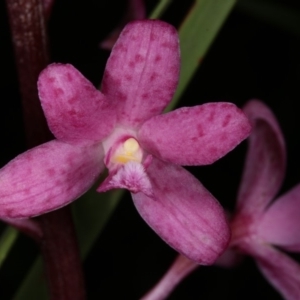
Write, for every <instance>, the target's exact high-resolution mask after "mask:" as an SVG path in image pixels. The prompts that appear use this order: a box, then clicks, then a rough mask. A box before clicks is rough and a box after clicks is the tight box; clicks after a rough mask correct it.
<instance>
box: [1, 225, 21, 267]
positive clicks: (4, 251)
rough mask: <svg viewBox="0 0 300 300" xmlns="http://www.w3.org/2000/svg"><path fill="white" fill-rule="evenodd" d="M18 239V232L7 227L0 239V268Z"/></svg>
mask: <svg viewBox="0 0 300 300" xmlns="http://www.w3.org/2000/svg"><path fill="white" fill-rule="evenodd" d="M17 237H18V231H17V230H16V229H14V228H12V227H10V226H7V227H6V228H5V230H4V232H3V233H2V235H1V237H0V268H1V266H2V264H3V262H4V261H5V259H6V257H7V255H8V253H9V251H10V249H11V248H12V246H13V244H14V243H15V241H16V239H17Z"/></svg>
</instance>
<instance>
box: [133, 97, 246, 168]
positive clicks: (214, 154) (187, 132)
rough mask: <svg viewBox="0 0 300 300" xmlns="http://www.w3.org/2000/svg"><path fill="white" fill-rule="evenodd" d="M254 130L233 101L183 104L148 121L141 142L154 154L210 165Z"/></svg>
mask: <svg viewBox="0 0 300 300" xmlns="http://www.w3.org/2000/svg"><path fill="white" fill-rule="evenodd" d="M249 133H250V124H249V121H248V120H247V118H246V117H245V115H244V113H243V112H242V111H241V110H240V109H238V108H237V107H236V106H235V105H233V104H231V103H207V104H204V105H200V106H196V107H183V108H180V109H177V110H175V111H172V112H170V113H167V114H163V115H159V116H155V117H153V118H151V119H150V120H148V121H146V122H145V123H144V124H143V125H142V127H141V129H140V131H139V133H138V134H139V136H138V138H139V142H140V143H141V145H142V147H143V148H144V149H146V150H147V151H149V152H150V153H151V154H153V155H155V156H156V157H159V158H161V159H163V160H165V161H169V162H173V163H176V164H179V165H207V164H211V163H213V162H214V161H216V160H217V159H219V158H221V157H222V156H224V155H225V154H227V153H228V152H229V151H230V150H232V149H233V148H234V147H236V146H237V145H238V144H239V143H240V142H241V141H242V140H243V139H245V138H246V137H247V136H248V135H249Z"/></svg>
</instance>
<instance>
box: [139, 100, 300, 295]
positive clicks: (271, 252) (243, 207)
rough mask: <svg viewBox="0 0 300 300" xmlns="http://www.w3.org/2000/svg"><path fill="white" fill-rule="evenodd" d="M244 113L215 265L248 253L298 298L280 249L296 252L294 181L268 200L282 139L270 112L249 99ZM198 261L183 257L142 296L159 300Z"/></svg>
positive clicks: (293, 265) (298, 195)
mask: <svg viewBox="0 0 300 300" xmlns="http://www.w3.org/2000/svg"><path fill="white" fill-rule="evenodd" d="M244 112H245V113H246V115H247V116H248V117H249V119H250V120H251V122H252V126H253V131H252V133H251V135H250V138H249V149H248V154H247V158H246V163H245V168H244V174H243V177H242V182H241V186H240V190H239V193H238V201H237V208H236V211H235V213H234V215H233V218H232V220H231V230H232V238H231V242H230V244H229V248H228V249H227V251H226V252H225V253H224V254H223V255H222V256H221V257H220V258H219V259H218V260H217V262H216V264H217V265H220V266H224V267H230V266H233V265H235V264H236V263H237V262H238V261H239V260H240V258H241V256H240V255H241V254H246V255H250V256H252V257H253V258H254V259H255V261H256V262H257V265H258V267H259V269H260V270H261V272H262V273H263V274H264V275H265V277H266V278H267V279H268V280H269V282H270V283H271V284H272V285H273V286H274V287H275V288H276V289H277V290H278V292H279V293H281V294H282V296H283V297H284V298H285V299H287V300H299V299H300V265H299V264H298V263H297V262H296V261H294V260H293V259H291V258H290V257H289V256H288V255H287V254H285V253H284V252H282V251H281V250H284V251H292V252H300V218H299V216H300V184H299V185H297V186H296V187H294V188H293V189H291V190H290V191H289V192H287V193H286V194H284V195H283V196H281V197H279V198H278V199H276V200H274V201H273V199H274V197H275V196H276V194H277V193H278V191H279V189H280V186H281V184H282V181H283V178H284V174H285V164H286V153H285V142H284V139H283V135H282V133H281V130H280V127H279V125H278V123H277V121H276V118H275V117H274V115H273V114H272V112H271V111H270V110H269V109H268V107H266V106H265V105H264V104H263V103H262V102H260V101H257V100H252V101H250V102H249V103H248V104H247V105H246V106H245V108H244ZM197 266H198V265H197V264H195V262H193V261H191V260H190V259H188V258H186V257H184V256H183V255H180V256H178V258H177V259H176V260H175V262H174V264H173V265H172V266H171V268H170V269H169V270H168V272H167V273H166V274H165V276H164V277H163V278H162V279H161V281H160V282H159V283H158V284H157V285H156V286H155V287H154V288H153V289H152V290H151V291H150V292H149V293H148V294H147V295H146V296H144V297H143V298H142V299H143V300H161V299H165V298H166V297H167V296H168V295H169V294H170V293H171V292H172V290H173V289H174V288H175V286H176V285H177V284H178V283H179V282H180V281H181V280H182V279H183V278H184V277H185V276H187V275H188V274H189V273H190V272H192V271H193V270H194V269H196V267H197Z"/></svg>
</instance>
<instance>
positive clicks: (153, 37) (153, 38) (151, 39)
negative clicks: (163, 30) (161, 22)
mask: <svg viewBox="0 0 300 300" xmlns="http://www.w3.org/2000/svg"><path fill="white" fill-rule="evenodd" d="M156 40H157V35H156V34H155V33H154V32H151V35H150V41H151V42H154V41H156Z"/></svg>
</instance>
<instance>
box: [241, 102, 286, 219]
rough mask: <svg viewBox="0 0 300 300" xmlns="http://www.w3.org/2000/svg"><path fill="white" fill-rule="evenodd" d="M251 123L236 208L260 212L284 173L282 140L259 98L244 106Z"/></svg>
mask: <svg viewBox="0 0 300 300" xmlns="http://www.w3.org/2000/svg"><path fill="white" fill-rule="evenodd" d="M244 112H245V113H246V115H247V116H248V117H249V119H250V120H251V122H252V125H253V131H252V133H251V135H250V138H249V148H248V153H247V157H246V163H245V166H244V174H243V177H242V181H241V185H240V190H239V194H238V206H237V209H238V211H239V212H241V211H243V212H245V213H247V214H248V215H252V216H254V215H256V216H257V214H258V213H262V212H263V211H264V209H265V208H266V206H267V205H268V203H269V202H270V201H271V200H272V199H273V198H274V196H275V195H276V194H277V192H278V190H279V189H280V186H281V184H282V181H283V178H284V175H285V163H286V153H285V143H284V139H283V136H282V133H281V130H280V127H279V125H278V123H277V120H276V118H275V116H274V115H273V113H272V112H271V111H270V110H269V108H268V107H267V106H265V105H264V104H263V103H262V102H260V101H256V100H253V101H250V102H249V103H248V104H247V105H246V107H245V108H244Z"/></svg>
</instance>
